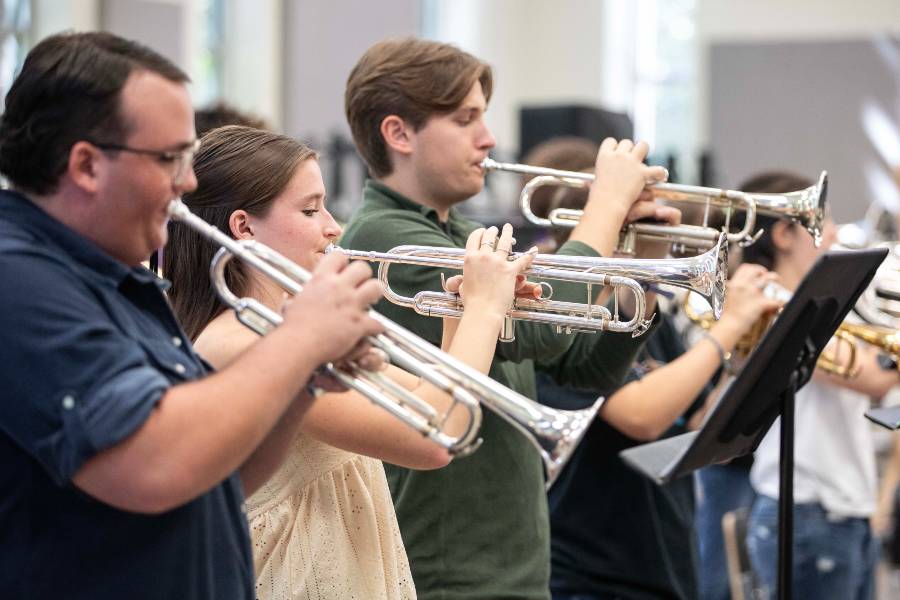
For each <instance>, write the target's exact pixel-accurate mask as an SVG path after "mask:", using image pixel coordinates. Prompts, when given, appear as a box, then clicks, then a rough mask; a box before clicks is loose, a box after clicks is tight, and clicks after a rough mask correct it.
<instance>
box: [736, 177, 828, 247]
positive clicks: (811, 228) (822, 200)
mask: <svg viewBox="0 0 900 600" xmlns="http://www.w3.org/2000/svg"><path fill="white" fill-rule="evenodd" d="M750 196H751V197H752V198H753V200H754V201H755V202H756V212H757V213H759V214H761V215H767V216H772V217H781V218H787V219H790V220H792V221H794V222H796V223H799V224H800V225H802V226H803V227H804V228H805V229H806V230H807V231H808V232H809V234H810V235H811V236H813V239H814V240H815V243H816V246H819V245H820V244H821V243H822V230H823V227H824V224H825V205H826V201H827V198H828V172H827V171H822V173H821V174H819V180H818V182H817V183H816V184H815V185H811V186H809V187H808V188H806V189H804V190H798V191H796V192H788V193H786V194H750Z"/></svg>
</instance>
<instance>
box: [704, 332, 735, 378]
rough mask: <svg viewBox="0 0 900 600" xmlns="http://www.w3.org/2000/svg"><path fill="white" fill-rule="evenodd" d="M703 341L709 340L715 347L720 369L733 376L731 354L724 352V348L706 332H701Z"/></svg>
mask: <svg viewBox="0 0 900 600" xmlns="http://www.w3.org/2000/svg"><path fill="white" fill-rule="evenodd" d="M703 339H705V340H709V342H710V343H711V344H712V345H713V346H715V348H716V351H717V352H718V353H719V362H720V363H721V365H722V369H723V370H724V371H725V372H726V373H728V374H729V375H734V366H733V365H732V364H731V352H725V348H723V347H722V344H721V343H719V340H717V339H716V338H714V337H713V336H712V334H710V333H709V332H708V331H704V332H703Z"/></svg>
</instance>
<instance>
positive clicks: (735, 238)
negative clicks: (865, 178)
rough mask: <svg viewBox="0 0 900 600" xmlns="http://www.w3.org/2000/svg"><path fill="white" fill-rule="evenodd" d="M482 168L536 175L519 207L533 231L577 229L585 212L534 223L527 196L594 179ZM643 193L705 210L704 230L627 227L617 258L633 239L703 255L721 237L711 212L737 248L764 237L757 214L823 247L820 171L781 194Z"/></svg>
mask: <svg viewBox="0 0 900 600" xmlns="http://www.w3.org/2000/svg"><path fill="white" fill-rule="evenodd" d="M481 167H482V169H483V170H484V171H485V172H489V171H508V172H511V173H520V174H523V175H535V177H534V178H533V179H531V180H529V181H528V183H526V184H525V187H524V188H523V189H522V194H521V196H520V197H519V203H520V206H521V209H522V213H523V214H524V215H525V218H526V219H528V220H529V221H530V222H532V223H534V224H535V225H540V226H544V227H549V226H557V227H575V226H576V225H577V224H578V222H579V220H580V219H581V216H582V215H583V214H584V211H581V210H573V209H568V208H557V209H554V210H552V211H551V212H550V214H549V215H547V218H541V217H538V216H537V215H535V214H534V213H533V212H532V210H531V196H532V195H533V194H534V192H535V190H537V189H538V188H540V187H543V186H545V185H555V186H564V187H572V188H586V187H590V185H591V183H593V181H594V179H595V176H594V175H593V174H592V173H580V172H577V171H561V170H559V169H547V168H543V167H533V166H530V165H520V164H513V163H500V162H497V161H494V160H492V159H490V158H485V159H484V161H482V163H481ZM646 189H647V190H649V191H650V192H651V193H652V194H653V196H654V198H657V199H660V200H668V201H671V202H689V203H692V204H701V205H703V206H704V207H705V211H704V217H703V225H700V226H698V225H677V226H670V225H660V224H654V223H631V224H629V225H627V226H626V227H625V228H624V229H623V233H622V236H621V237H620V238H619V247H618V248H617V251H618V252H621V253H624V254H633V253H634V248H635V243H636V238H637V237H642V238H646V239H651V240H661V241H666V242H672V243H673V244H674V245H676V246H677V247H679V248H680V249H693V250H697V251H701V250H705V249H707V248H709V247H710V246H712V245H714V244H715V243H716V242H717V241H718V234H719V231H718V230H717V229H715V228H712V227H708V226H707V225H708V222H709V212H710V209H712V208H717V209H720V210H722V211H724V213H725V224H724V226H723V231H724V232H725V233H726V234H727V236H728V241H729V243H731V242H739V243H740V244H742V245H745V246H749V245H750V244H752V243H753V242H755V241H756V239H757V238H758V237H759V236H760V235H761V233H762V232H761V231H757V232H755V233H754V231H753V230H754V228H755V226H756V215H757V214H761V215H767V216H773V217H783V218H787V219H790V220H792V221H794V222H796V223H799V224H801V225H803V227H805V228H806V230H807V231H809V233H810V234H811V235H812V236H813V238H814V239H815V243H816V246H818V245H819V244H820V243H821V241H822V226H823V222H824V220H825V200H826V196H827V191H828V175H827V173H826V172H825V171H822V173H821V175H820V176H819V181H818V183H817V184H816V185H813V186H810V187H808V188H806V189H805V190H799V191H796V192H789V193H785V194H757V193H754V194H750V193H746V192H740V191H735V190H725V189H719V188H709V187H702V186H693V185H681V184H676V183H650V184H648V185H647V186H646ZM737 210H742V211H744V213H745V218H744V226H743V228H741V230H740V231H737V232H731V231H730V230H729V226H730V221H731V216H732V213H733V212H734V211H737Z"/></svg>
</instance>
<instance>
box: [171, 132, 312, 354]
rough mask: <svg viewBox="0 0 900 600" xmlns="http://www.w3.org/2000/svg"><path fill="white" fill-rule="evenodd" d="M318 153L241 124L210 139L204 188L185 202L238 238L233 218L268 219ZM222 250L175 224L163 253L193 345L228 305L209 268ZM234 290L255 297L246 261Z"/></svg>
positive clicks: (202, 159)
mask: <svg viewBox="0 0 900 600" xmlns="http://www.w3.org/2000/svg"><path fill="white" fill-rule="evenodd" d="M316 156H317V155H316V153H315V151H313V150H312V149H311V148H309V147H308V146H306V145H305V144H303V143H301V142H298V141H297V140H294V139H292V138H289V137H287V136H284V135H279V134H277V133H272V132H270V131H263V130H261V129H253V128H251V127H244V126H239V125H229V126H227V127H220V128H219V129H213V130H212V131H210V132H209V133H207V134H206V135H205V136H203V138H202V140H201V143H200V151H199V152H198V153H197V156H196V158H195V159H194V172H195V173H196V174H197V189H196V190H195V191H193V192H191V193H189V194H185V195H184V196H183V198H182V200H183V201H184V203H185V204H186V205H187V206H188V207H189V208H190V209H191V212H193V213H194V214H196V215H197V216H199V217H200V218H202V219H203V220H205V221H206V222H207V223H211V224H212V225H215V226H216V227H218V228H219V230H221V231H222V232H224V233H226V234H227V235H229V236H230V235H231V229H230V227H229V225H228V220H229V218H230V217H231V213H233V212H234V211H236V210H239V209H243V210H246V211H247V212H248V213H250V214H252V215H262V216H265V215H266V214H267V213H268V211H269V209H270V208H271V207H272V202H273V201H274V200H275V199H276V198H277V197H278V196H280V195H281V193H282V192H283V191H284V189H285V188H286V187H287V186H288V183H290V181H291V178H293V176H294V173H295V172H296V170H297V167H299V166H300V164H301V163H303V162H304V161H306V160H309V159H315V158H316ZM216 250H217V248H216V247H215V246H214V245H213V244H212V243H211V242H210V241H208V240H206V239H203V238H202V237H201V236H200V234H198V233H196V232H195V231H194V230H193V229H191V228H189V227H188V226H187V225H184V224H183V223H178V222H175V221H172V222H170V223H169V241H168V243H166V247H165V250H164V252H163V275H164V276H165V277H166V278H167V279H169V280H170V281H171V282H172V287H171V288H170V289H169V300H170V301H171V303H172V308H173V310H174V311H175V316H177V317H178V320H179V321H180V322H181V325H182V327H184V330H185V332H186V333H187V334H188V336H190V338H191V339H192V340H193V339H196V338H197V336H198V335H200V332H201V331H203V328H204V327H206V326H207V325H208V324H209V322H210V321H212V320H213V319H214V318H215V317H216V316H218V314H219V313H221V312H222V311H223V310H225V306H224V305H223V304H222V303H221V302H220V301H219V298H218V296H217V295H216V293H215V291H214V290H213V288H212V286H211V284H210V281H209V263H210V262H211V261H212V258H213V255H214V254H215V252H216ZM225 281H226V283H227V284H228V288H229V289H230V290H231V291H232V292H234V293H235V294H236V295H237V296H239V297H240V296H243V295H245V294H246V293H247V287H248V283H249V280H248V278H247V272H246V270H245V269H244V265H243V264H241V261H239V260H233V261H231V262H229V263H228V265H227V267H226V270H225Z"/></svg>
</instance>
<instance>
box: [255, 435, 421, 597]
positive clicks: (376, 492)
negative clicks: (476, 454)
mask: <svg viewBox="0 0 900 600" xmlns="http://www.w3.org/2000/svg"><path fill="white" fill-rule="evenodd" d="M245 510H246V512H247V519H248V521H249V523H250V533H251V536H252V539H253V563H254V571H255V572H256V593H257V597H258V598H259V599H260V600H298V599H303V600H338V599H340V600H350V599H359V600H410V599H415V597H416V591H415V587H414V585H413V580H412V575H411V574H410V570H409V561H408V560H407V557H406V550H405V549H404V547H403V541H402V539H401V537H400V528H399V527H398V525H397V517H396V514H395V513H394V504H393V502H392V501H391V494H390V490H389V489H388V484H387V479H386V478H385V475H384V467H383V466H382V464H381V461H379V460H376V459H374V458H369V457H366V456H361V455H359V454H354V453H351V452H346V451H344V450H340V449H338V448H335V447H333V446H329V445H327V444H324V443H322V442H319V441H317V440H315V439H313V438H311V437H309V436H308V435H302V434H301V435H298V436H297V438H296V439H295V440H294V442H293V446H292V447H291V450H290V451H289V453H288V457H287V458H286V459H285V462H284V464H283V465H282V466H281V467H280V468H279V469H278V471H277V472H276V473H275V475H273V476H272V478H271V479H269V481H268V482H266V484H265V485H264V486H263V487H261V488H260V489H259V490H258V491H257V492H256V493H255V494H253V495H252V496H251V497H250V498H248V499H247V501H246V503H245Z"/></svg>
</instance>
